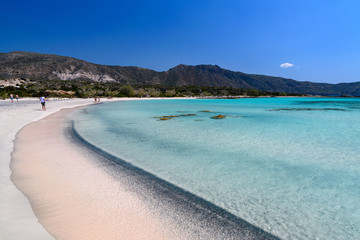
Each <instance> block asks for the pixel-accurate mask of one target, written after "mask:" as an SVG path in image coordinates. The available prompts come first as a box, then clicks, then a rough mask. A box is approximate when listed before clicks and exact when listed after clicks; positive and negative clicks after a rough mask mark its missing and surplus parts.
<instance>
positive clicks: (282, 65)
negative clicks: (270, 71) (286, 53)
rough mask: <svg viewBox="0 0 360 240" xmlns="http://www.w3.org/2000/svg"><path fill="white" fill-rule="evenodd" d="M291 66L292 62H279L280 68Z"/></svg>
mask: <svg viewBox="0 0 360 240" xmlns="http://www.w3.org/2000/svg"><path fill="white" fill-rule="evenodd" d="M293 66H294V64H292V63H282V64H280V67H281V68H290V67H293Z"/></svg>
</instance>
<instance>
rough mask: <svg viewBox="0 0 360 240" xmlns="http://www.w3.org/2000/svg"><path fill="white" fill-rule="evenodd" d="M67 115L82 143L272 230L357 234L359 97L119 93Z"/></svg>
mask: <svg viewBox="0 0 360 240" xmlns="http://www.w3.org/2000/svg"><path fill="white" fill-rule="evenodd" d="M219 115H221V116H220V117H219ZM216 116H218V117H216ZM214 117H215V118H214ZM69 118H71V119H72V120H73V121H74V128H75V129H76V131H77V132H78V133H79V134H80V135H81V137H82V138H84V139H85V140H86V141H88V142H89V143H91V144H93V145H95V146H96V147H98V148H100V149H102V150H103V151H105V152H107V153H110V154H112V155H114V156H116V157H118V158H121V159H123V160H124V161H126V162H128V163H131V164H132V165H134V166H136V167H138V168H141V169H143V170H144V171H146V172H149V173H151V174H153V175H155V176H157V177H159V178H161V179H163V180H165V181H167V182H169V183H171V184H173V185H175V186H177V187H179V188H181V189H184V190H186V191H188V192H190V193H192V194H194V195H196V196H198V197H200V198H202V199H204V200H206V201H208V202H210V203H212V204H214V205H216V206H218V207H220V208H222V209H224V210H226V211H228V212H229V213H231V214H233V215H235V216H237V217H238V218H241V219H243V220H245V221H247V222H249V223H250V224H252V225H254V226H256V227H259V228H261V229H263V230H264V231H266V232H269V233H271V234H273V235H275V236H277V237H279V238H282V239H343V240H344V239H360V207H359V204H360V98H325V97H321V98H310V97H303V98H301V97H299V98H241V99H164V100H144V101H120V102H110V103H104V104H94V105H92V106H89V107H86V108H85V109H80V110H78V111H77V112H75V113H73V114H71V115H70V116H69Z"/></svg>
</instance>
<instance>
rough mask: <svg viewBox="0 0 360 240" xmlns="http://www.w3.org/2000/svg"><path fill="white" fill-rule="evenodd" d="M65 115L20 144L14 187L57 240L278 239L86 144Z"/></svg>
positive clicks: (25, 134)
mask: <svg viewBox="0 0 360 240" xmlns="http://www.w3.org/2000/svg"><path fill="white" fill-rule="evenodd" d="M69 111H70V110H62V111H60V112H58V113H55V114H53V115H51V116H49V117H47V118H45V119H43V120H40V121H38V122H34V123H31V124H29V125H27V126H26V127H24V128H23V129H22V130H21V131H20V132H19V133H18V134H17V136H16V141H15V149H14V152H13V154H12V162H11V170H12V175H11V179H12V181H13V182H14V183H15V185H16V186H17V187H18V188H19V189H20V190H21V191H22V192H23V193H24V194H25V195H26V196H27V198H28V199H29V201H30V203H31V206H32V208H33V210H34V212H35V214H36V216H37V217H38V219H39V222H40V223H41V224H42V225H43V226H44V227H45V229H46V230H47V231H48V232H49V233H50V234H51V235H52V236H53V237H54V238H56V239H276V238H275V237H273V236H272V235H270V234H268V233H266V232H264V231H262V230H261V229H258V228H256V227H254V226H252V225H251V224H249V223H247V222H246V221H244V220H242V219H239V218H237V217H235V216H233V215H231V214H229V213H227V212H226V211H224V210H222V209H220V208H218V207H216V206H214V205H212V204H211V203H208V202H206V201H204V200H202V199H200V198H198V197H197V196H195V195H193V194H191V193H188V192H186V191H184V190H182V189H180V188H177V187H176V186H174V185H172V184H170V183H167V182H165V181H163V180H161V179H159V178H157V177H156V176H154V175H152V174H150V173H147V172H145V171H143V170H141V169H139V168H137V167H135V166H132V165H131V164H128V163H126V162H125V161H123V160H122V159H118V158H116V157H115V156H111V155H109V154H107V153H105V152H103V151H102V150H101V149H98V148H96V147H95V146H92V145H91V144H89V143H87V142H86V141H85V140H84V139H82V138H81V136H79V135H78V134H77V132H76V130H74V129H73V127H72V122H71V121H70V120H68V119H67V118H66V114H67V113H69Z"/></svg>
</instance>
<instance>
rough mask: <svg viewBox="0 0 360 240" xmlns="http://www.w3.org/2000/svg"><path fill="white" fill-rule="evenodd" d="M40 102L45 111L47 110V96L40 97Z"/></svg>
mask: <svg viewBox="0 0 360 240" xmlns="http://www.w3.org/2000/svg"><path fill="white" fill-rule="evenodd" d="M40 103H41V107H42V110H43V111H46V107H45V97H40Z"/></svg>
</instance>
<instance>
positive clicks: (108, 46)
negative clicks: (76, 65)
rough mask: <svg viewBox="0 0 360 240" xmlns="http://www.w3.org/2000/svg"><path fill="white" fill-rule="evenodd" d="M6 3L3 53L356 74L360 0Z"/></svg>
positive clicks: (332, 79)
mask: <svg viewBox="0 0 360 240" xmlns="http://www.w3.org/2000/svg"><path fill="white" fill-rule="evenodd" d="M0 9H1V14H0V18H1V19H0V26H1V29H0V52H10V51H30V52H39V53H50V54H58V55H64V56H72V57H75V58H79V59H82V60H86V61H89V62H93V63H99V64H108V65H121V66H140V67H144V68H150V69H154V70H157V71H165V70H168V69H169V68H172V67H174V66H176V65H178V64H191V65H197V64H216V65H219V66H220V67H223V68H226V69H230V70H233V71H241V72H246V73H256V74H265V75H272V76H281V77H288V78H293V79H295V80H300V81H313V82H328V83H339V82H355V81H360V1H359V0H312V1H309V0H286V1H285V0H237V1H236V0H151V1H150V0H148V1H145V0H131V1H130V0H129V1H121V0H120V1H110V0H102V1H94V0H87V1H76V0H72V1H69V0H62V1H51V0H47V1H40V0H32V1H17V0H12V1H2V3H1V6H0Z"/></svg>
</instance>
